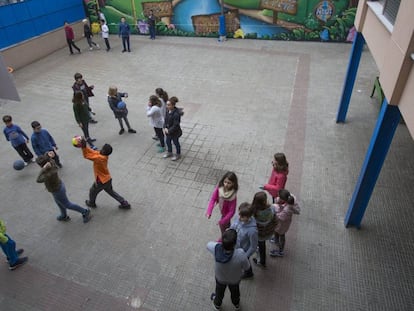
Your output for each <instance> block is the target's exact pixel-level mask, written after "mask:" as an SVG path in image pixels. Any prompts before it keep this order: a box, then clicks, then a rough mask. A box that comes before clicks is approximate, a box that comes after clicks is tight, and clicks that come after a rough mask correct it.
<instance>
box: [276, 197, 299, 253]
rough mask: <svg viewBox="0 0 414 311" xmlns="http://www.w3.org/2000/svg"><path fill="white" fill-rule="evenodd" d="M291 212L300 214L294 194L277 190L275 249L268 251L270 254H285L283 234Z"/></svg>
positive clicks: (289, 221) (287, 225)
mask: <svg viewBox="0 0 414 311" xmlns="http://www.w3.org/2000/svg"><path fill="white" fill-rule="evenodd" d="M293 214H300V207H299V205H298V203H297V202H296V199H295V196H294V195H293V194H291V193H290V192H289V191H287V190H286V189H282V190H279V196H278V197H277V198H276V216H277V220H278V224H277V226H276V228H275V243H276V249H273V250H271V251H270V256H272V257H283V256H284V255H285V253H284V250H285V243H286V237H285V235H286V232H287V231H288V230H289V227H290V224H291V223H292V216H293Z"/></svg>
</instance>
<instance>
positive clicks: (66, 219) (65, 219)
mask: <svg viewBox="0 0 414 311" xmlns="http://www.w3.org/2000/svg"><path fill="white" fill-rule="evenodd" d="M56 219H57V220H58V221H69V220H70V217H69V216H68V215H66V216H63V215H59V216H58V217H56Z"/></svg>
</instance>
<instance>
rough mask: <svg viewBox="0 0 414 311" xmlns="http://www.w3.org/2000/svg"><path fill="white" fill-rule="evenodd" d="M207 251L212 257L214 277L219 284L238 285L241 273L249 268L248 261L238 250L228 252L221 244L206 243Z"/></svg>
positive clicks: (242, 252)
mask: <svg viewBox="0 0 414 311" xmlns="http://www.w3.org/2000/svg"><path fill="white" fill-rule="evenodd" d="M207 250H208V251H209V252H210V253H212V254H213V255H214V259H215V276H216V279H217V281H218V282H219V283H221V284H226V285H227V284H238V283H239V282H240V279H241V276H242V274H243V271H246V270H248V269H249V268H250V263H249V260H248V259H247V256H246V254H245V253H244V251H243V250H242V249H240V248H238V249H235V250H234V251H231V252H228V251H226V250H224V249H223V246H222V244H221V243H217V242H208V243H207Z"/></svg>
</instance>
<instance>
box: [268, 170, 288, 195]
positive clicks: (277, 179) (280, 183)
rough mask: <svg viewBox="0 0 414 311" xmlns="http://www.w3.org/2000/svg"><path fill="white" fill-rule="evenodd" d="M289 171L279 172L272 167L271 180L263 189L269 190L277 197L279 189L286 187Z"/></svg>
mask: <svg viewBox="0 0 414 311" xmlns="http://www.w3.org/2000/svg"><path fill="white" fill-rule="evenodd" d="M288 173H289V171H288V170H286V171H282V172H277V171H276V170H275V169H272V174H271V175H270V178H269V181H268V182H267V184H266V185H264V186H263V189H264V190H266V191H267V192H269V193H270V194H271V196H272V197H273V198H277V197H278V196H279V190H281V189H285V185H286V180H287V175H288Z"/></svg>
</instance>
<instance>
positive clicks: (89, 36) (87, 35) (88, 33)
mask: <svg viewBox="0 0 414 311" xmlns="http://www.w3.org/2000/svg"><path fill="white" fill-rule="evenodd" d="M82 23H83V35H84V36H85V38H86V41H87V42H88V45H89V50H90V51H92V50H93V47H92V45H93V46H94V47H96V48H97V49H100V47H99V44H96V43H95V42H93V41H92V37H93V33H92V30H91V27H90V25H89V22H88V20H87V19H86V18H84V19H83V20H82Z"/></svg>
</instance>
